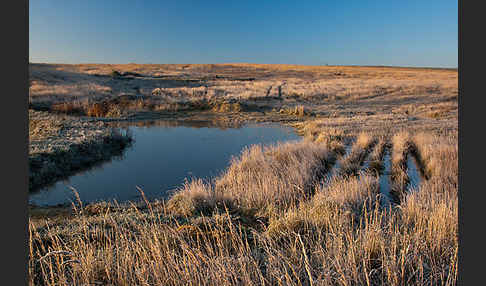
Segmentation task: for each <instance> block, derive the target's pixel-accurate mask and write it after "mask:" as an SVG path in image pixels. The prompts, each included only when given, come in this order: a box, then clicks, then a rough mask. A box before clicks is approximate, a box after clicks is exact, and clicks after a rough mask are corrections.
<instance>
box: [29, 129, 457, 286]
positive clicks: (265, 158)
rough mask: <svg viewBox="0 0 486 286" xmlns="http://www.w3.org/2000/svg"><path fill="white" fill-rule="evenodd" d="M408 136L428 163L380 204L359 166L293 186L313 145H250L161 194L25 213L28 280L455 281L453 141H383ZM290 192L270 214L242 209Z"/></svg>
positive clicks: (421, 137)
mask: <svg viewBox="0 0 486 286" xmlns="http://www.w3.org/2000/svg"><path fill="white" fill-rule="evenodd" d="M361 138H362V139H360V140H357V142H359V145H360V146H367V142H369V141H370V139H366V136H365V135H362V137H361ZM408 138H414V140H415V142H416V144H417V148H418V150H420V152H422V153H421V154H423V158H424V162H425V163H426V166H428V168H431V169H430V170H431V171H432V172H431V177H430V179H429V180H427V181H424V183H423V184H422V185H421V187H420V189H419V190H418V191H417V192H413V193H410V194H405V195H404V197H403V200H402V202H401V205H400V207H399V208H387V209H383V208H382V207H381V206H380V204H379V196H380V194H379V192H378V178H377V177H376V176H374V175H370V174H368V175H367V174H360V175H358V176H352V177H340V176H336V177H334V179H333V180H331V181H329V182H328V183H323V182H322V183H320V184H317V185H316V184H311V186H312V187H311V188H312V192H311V193H313V194H314V195H308V194H304V193H301V192H299V190H300V189H301V188H303V186H305V185H306V184H307V183H308V182H309V181H313V179H312V178H311V177H310V176H309V173H312V172H309V170H311V169H313V168H314V167H312V166H318V165H319V164H318V161H319V160H317V159H312V158H317V157H320V158H326V156H328V151H327V149H326V148H322V147H319V144H316V145H312V144H314V143H312V144H311V143H309V142H300V143H293V144H286V145H281V146H274V147H270V148H262V147H253V148H251V149H248V150H246V151H245V152H243V153H242V154H241V155H240V156H239V157H238V158H236V159H235V160H233V162H232V165H231V166H230V168H229V169H228V170H227V172H225V173H224V174H222V175H221V176H220V177H219V178H218V179H217V181H219V182H216V183H214V184H213V183H211V182H206V183H205V182H203V181H201V180H193V181H191V182H188V183H187V184H186V185H185V186H184V187H183V188H181V189H180V190H179V191H178V192H176V193H175V194H174V195H173V196H172V198H171V200H169V202H168V203H167V204H165V203H162V202H153V203H148V202H147V204H146V205H138V206H136V205H133V206H132V207H127V206H118V205H113V204H108V203H99V204H97V205H91V206H90V207H89V208H88V207H84V208H80V207H79V206H77V211H76V213H75V215H74V217H72V218H69V219H67V220H51V221H50V222H48V221H44V220H42V219H33V218H31V219H30V224H29V233H30V239H29V253H30V254H29V255H30V259H29V273H30V284H31V285H34V284H35V285H38V284H43V285H68V284H69V285H73V284H74V285H81V284H89V283H91V284H93V283H95V284H96V283H102V284H116V285H146V284H151V285H153V284H159V285H160V284H163V285H185V284H199V285H228V284H244V285H262V284H272V285H273V284H284V285H301V284H306V285H455V283H456V275H457V250H458V242H457V207H458V206H457V141H455V140H453V139H450V138H444V137H434V136H431V135H426V134H410V136H405V135H404V134H399V135H396V136H395V137H394V139H393V140H392V141H393V142H395V143H397V144H398V143H400V142H402V143H403V142H407V140H405V139H408ZM378 141H379V140H378ZM356 144H358V143H356ZM378 144H380V143H378ZM434 144H439V147H440V148H438V149H434V148H432V146H434ZM323 145H324V144H323ZM394 146H395V145H394ZM397 146H404V144H401V145H397ZM394 148H395V147H394ZM309 149H310V150H309ZM375 150H376V149H375ZM376 152H377V154H378V153H379V152H378V151H376ZM377 156H378V155H377ZM303 157H305V158H306V160H307V161H309V160H310V161H313V162H315V163H314V165H312V164H308V163H304V162H303V161H305V160H299V159H302V158H303ZM299 170H304V171H299ZM284 174H285V175H286V176H283V175H284ZM292 176H293V177H292ZM301 176H302V177H303V178H300V177H301ZM265 177H269V178H270V179H268V180H265ZM295 180H297V181H300V182H301V183H300V187H298V188H297V187H294V186H291V182H292V181H295ZM289 189H292V192H290V191H288V190H289ZM294 192H296V193H297V194H299V195H297V196H296V194H295V193H294ZM290 201H294V202H295V203H292V204H288V203H286V204H282V203H279V204H278V205H280V206H281V211H280V212H278V213H280V214H279V215H275V214H276V213H275V212H274V215H270V214H269V213H268V212H267V213H265V212H260V213H259V214H258V215H257V213H256V212H254V211H250V210H249V208H260V209H265V208H267V209H268V206H269V204H270V205H275V204H276V203H275V202H290ZM284 205H285V207H283V206H284ZM93 210H95V211H93ZM174 215H175V216H174ZM262 215H263V217H261V216H262ZM265 215H266V216H265Z"/></svg>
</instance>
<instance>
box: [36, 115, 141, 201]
mask: <svg viewBox="0 0 486 286" xmlns="http://www.w3.org/2000/svg"><path fill="white" fill-rule="evenodd" d="M131 141H132V138H131V135H130V134H122V133H120V132H119V131H118V130H117V129H115V128H112V127H110V126H108V124H106V123H104V122H101V121H97V120H89V119H83V118H76V117H72V116H60V115H55V114H50V113H47V112H41V111H33V110H29V192H31V191H34V190H37V189H39V188H41V187H44V186H47V185H49V184H52V183H53V182H55V181H57V180H59V179H62V178H67V177H68V176H69V175H71V174H73V173H74V172H76V171H79V170H83V169H85V168H89V167H90V166H92V165H93V164H95V163H97V162H102V161H106V160H109V159H110V158H112V157H113V156H116V155H121V154H122V150H123V149H124V148H125V147H127V146H128V145H129V144H130V143H131Z"/></svg>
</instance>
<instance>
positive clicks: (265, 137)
mask: <svg viewBox="0 0 486 286" xmlns="http://www.w3.org/2000/svg"><path fill="white" fill-rule="evenodd" d="M138 125H139V126H134V125H130V126H125V127H123V128H124V130H125V131H127V132H131V134H132V135H133V138H134V143H133V144H132V146H130V147H129V148H128V149H126V150H125V151H124V154H123V155H122V156H121V157H118V158H113V159H112V160H111V161H109V162H105V163H103V164H101V165H98V166H96V167H94V168H92V169H90V170H88V171H84V172H81V173H78V174H76V175H74V176H72V177H70V178H69V179H68V180H65V181H59V182H57V183H56V184H54V185H52V186H50V187H47V188H45V189H42V190H40V191H38V192H36V193H33V194H31V195H30V196H29V201H30V203H32V204H36V205H41V206H46V205H57V204H64V203H70V202H71V200H73V199H74V194H73V192H72V190H71V189H70V187H73V188H75V189H76V191H77V192H78V193H79V195H80V198H81V200H82V201H83V202H85V203H86V202H93V201H98V200H117V201H118V202H123V201H128V200H139V199H140V192H139V191H138V190H137V189H136V186H138V187H140V188H141V189H142V190H143V191H144V193H145V196H146V197H147V198H148V199H155V198H164V197H167V196H168V194H169V191H170V190H173V189H175V188H177V187H180V186H181V185H182V184H183V183H184V181H185V179H186V178H187V179H190V178H191V177H197V178H208V179H209V178H211V177H214V176H217V175H218V174H220V173H221V172H222V171H224V170H225V169H226V167H227V166H228V165H229V163H230V159H231V157H232V156H233V155H238V154H239V153H240V151H241V150H242V149H243V148H244V147H245V146H249V145H252V144H260V143H261V144H271V143H276V142H282V141H289V140H299V139H300V137H299V136H298V135H297V134H295V133H294V131H293V129H291V128H289V127H283V126H280V125H275V124H253V125H245V126H242V127H239V128H224V127H216V126H214V125H212V124H211V123H209V122H195V123H193V124H191V123H183V124H182V125H181V124H173V123H167V122H155V123H154V122H152V123H151V124H140V122H139V123H138Z"/></svg>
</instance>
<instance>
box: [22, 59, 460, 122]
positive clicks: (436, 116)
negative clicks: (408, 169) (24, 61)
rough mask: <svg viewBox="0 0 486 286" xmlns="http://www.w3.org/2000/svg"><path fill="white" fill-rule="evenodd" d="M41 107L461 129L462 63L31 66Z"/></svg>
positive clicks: (98, 113) (111, 114)
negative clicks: (440, 65) (431, 66)
mask: <svg viewBox="0 0 486 286" xmlns="http://www.w3.org/2000/svg"><path fill="white" fill-rule="evenodd" d="M29 72H30V89H29V100H30V106H31V108H35V109H40V110H50V111H53V112H59V113H72V114H77V115H83V116H92V117H103V118H143V117H144V116H145V117H146V116H154V115H155V116H164V115H171V116H182V115H181V114H184V115H183V116H188V114H192V113H191V112H198V113H200V112H206V113H216V114H218V113H223V114H224V116H226V117H227V116H228V115H231V118H235V119H237V118H239V119H240V120H245V119H250V120H251V119H253V118H254V117H258V116H264V117H265V120H269V119H273V118H276V120H282V119H284V118H287V119H292V120H300V121H302V120H305V119H309V118H314V117H315V118H319V119H321V120H322V124H326V125H329V124H333V125H336V126H338V127H344V126H346V128H349V127H351V126H353V125H356V124H361V123H363V121H366V122H367V123H366V125H367V127H368V125H369V127H370V128H375V129H382V128H383V125H388V126H395V125H400V126H402V127H403V126H407V124H411V125H414V126H425V128H427V127H431V128H437V127H439V126H440V127H442V128H449V129H450V128H454V126H451V121H454V118H457V96H458V90H457V81H458V77H457V70H449V69H413V68H388V67H340V66H336V67H333V66H290V65H254V64H219V65H136V64H128V65H100V64H93V65H88V64H87V65H49V64H30V65H29Z"/></svg>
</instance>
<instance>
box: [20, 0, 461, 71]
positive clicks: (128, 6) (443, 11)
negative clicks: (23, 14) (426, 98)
mask: <svg viewBox="0 0 486 286" xmlns="http://www.w3.org/2000/svg"><path fill="white" fill-rule="evenodd" d="M29 60H30V61H31V62H36V63H38V62H44V63H131V62H133V63H155V64H163V63H181V64H188V63H235V62H247V63H268V64H303V65H325V64H329V65H388V66H392V65H393V66H427V67H457V62H458V2H457V1H450V0H426V1H415V0H407V1H398V0H388V1H385V0H384V1H363V0H344V1H338V0H335V1H325V0H321V1H310V0H309V1H305V0H304V1H285V0H280V1H264V0H260V1H259V0H248V1H230V0H227V1H202V0H201V1H189V0H186V1H148V0H147V1H137V0H131V1H129V0H127V1H125V0H116V1H112V0H103V1H98V0H77V1H64V0H56V1H54V0H31V1H29Z"/></svg>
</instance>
